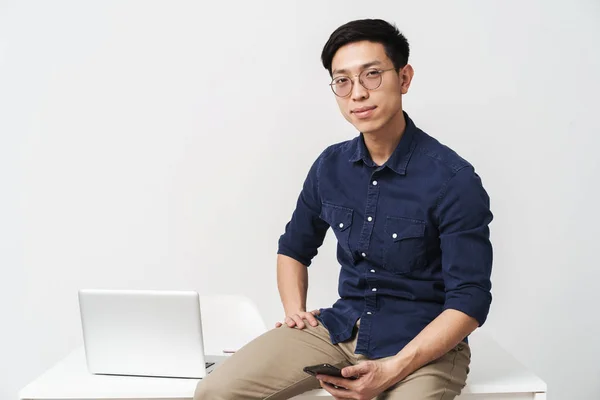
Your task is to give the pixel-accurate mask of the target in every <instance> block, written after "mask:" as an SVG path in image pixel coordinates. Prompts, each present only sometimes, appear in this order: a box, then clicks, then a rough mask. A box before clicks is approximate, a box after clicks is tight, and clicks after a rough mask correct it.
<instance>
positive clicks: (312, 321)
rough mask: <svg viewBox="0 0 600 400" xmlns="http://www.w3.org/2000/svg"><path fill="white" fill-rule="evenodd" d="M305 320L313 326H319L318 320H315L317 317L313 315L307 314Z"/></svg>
mask: <svg viewBox="0 0 600 400" xmlns="http://www.w3.org/2000/svg"><path fill="white" fill-rule="evenodd" d="M305 318H306V320H307V321H308V323H309V324H311V325H312V326H317V325H319V323H318V322H317V319H316V318H315V316H314V315H313V314H311V313H306V315H305Z"/></svg>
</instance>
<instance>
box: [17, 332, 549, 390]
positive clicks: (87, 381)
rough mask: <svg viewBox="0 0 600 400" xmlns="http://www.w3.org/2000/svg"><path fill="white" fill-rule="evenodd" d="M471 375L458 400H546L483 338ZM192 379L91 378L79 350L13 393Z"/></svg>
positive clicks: (473, 341) (478, 336)
mask: <svg viewBox="0 0 600 400" xmlns="http://www.w3.org/2000/svg"><path fill="white" fill-rule="evenodd" d="M470 345H471V351H472V353H473V356H472V362H471V373H470V374H469V377H468V382H467V386H466V387H465V389H464V390H463V393H462V394H461V395H460V397H459V399H460V400H476V399H477V400H480V399H486V400H525V399H527V400H546V383H545V382H544V381H543V380H541V379H540V378H539V377H537V376H536V375H535V374H533V373H532V372H530V371H528V370H527V369H526V368H525V367H524V366H523V365H522V364H521V363H519V362H518V361H517V360H516V359H515V358H514V357H513V356H511V355H510V354H509V353H508V352H507V351H505V350H504V349H502V348H501V347H500V346H499V345H498V344H497V343H496V342H495V341H493V340H492V339H491V338H489V337H488V336H487V335H485V334H482V333H479V332H476V333H474V334H473V335H472V336H471V338H470ZM197 382H198V381H197V380H195V379H172V378H143V377H125V376H106V375H92V374H90V373H88V371H87V368H86V364H85V353H84V351H83V348H79V349H77V350H75V351H74V352H73V353H71V354H70V355H69V356H67V357H66V358H65V359H63V360H62V361H60V362H59V363H58V364H56V365H55V366H54V367H52V368H51V369H49V370H48V371H46V372H45V373H44V374H42V375H41V376H40V377H38V378H37V379H36V380H34V381H33V382H31V383H30V384H29V385H27V386H26V387H25V388H23V389H22V390H21V392H20V393H19V397H20V399H22V400H48V399H52V400H58V399H61V400H67V399H68V400H74V399H77V400H96V399H102V400H113V399H114V400H116V399H119V400H125V399H127V400H132V399H135V400H141V399H161V400H164V399H177V400H181V399H191V398H192V396H193V394H194V390H195V388H196V384H197ZM328 395H329V394H328V393H327V392H325V391H324V390H313V391H311V392H307V393H305V394H303V395H301V396H296V397H295V398H294V399H298V400H300V399H301V400H309V399H313V400H318V399H323V398H324V397H326V396H328Z"/></svg>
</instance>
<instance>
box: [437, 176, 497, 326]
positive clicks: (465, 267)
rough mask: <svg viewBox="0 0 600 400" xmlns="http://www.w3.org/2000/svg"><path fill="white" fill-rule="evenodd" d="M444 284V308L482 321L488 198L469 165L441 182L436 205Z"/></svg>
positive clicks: (487, 296)
mask: <svg viewBox="0 0 600 400" xmlns="http://www.w3.org/2000/svg"><path fill="white" fill-rule="evenodd" d="M437 218H438V222H439V231H440V246H441V253H442V272H443V277H444V283H445V286H446V301H445V304H444V310H446V309H455V310H458V311H462V312H464V313H465V314H467V315H469V316H471V317H473V318H475V319H476V320H477V321H478V323H479V326H481V325H483V323H484V322H485V320H486V318H487V315H488V312H489V309H490V305H491V302H492V295H491V281H490V276H491V272H492V253H493V251H492V245H491V243H490V231H489V223H490V222H491V221H492V219H493V215H492V213H491V211H490V199H489V196H488V194H487V193H486V191H485V189H484V188H483V186H482V183H481V179H480V177H479V176H478V175H477V174H476V173H475V170H474V169H473V167H472V166H467V167H464V168H462V169H460V170H459V171H458V172H456V173H455V175H454V176H452V177H451V178H450V179H449V180H448V181H447V182H446V184H445V186H444V188H443V189H442V194H441V197H440V201H439V204H438V207H437Z"/></svg>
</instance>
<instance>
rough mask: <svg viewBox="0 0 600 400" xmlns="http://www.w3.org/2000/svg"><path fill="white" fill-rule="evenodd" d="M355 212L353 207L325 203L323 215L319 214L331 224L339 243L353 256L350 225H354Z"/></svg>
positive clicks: (322, 209) (322, 210) (322, 207)
mask: <svg viewBox="0 0 600 400" xmlns="http://www.w3.org/2000/svg"><path fill="white" fill-rule="evenodd" d="M353 214H354V210H352V209H351V208H347V207H342V206H336V205H334V204H329V203H323V204H322V206H321V215H320V216H319V217H320V218H321V219H322V220H323V221H325V222H327V223H328V224H329V225H330V226H331V229H332V230H333V233H334V234H335V237H336V238H337V240H338V244H339V245H340V247H341V248H342V249H343V250H344V251H345V252H346V253H348V255H350V256H352V252H351V251H350V226H352V215H353Z"/></svg>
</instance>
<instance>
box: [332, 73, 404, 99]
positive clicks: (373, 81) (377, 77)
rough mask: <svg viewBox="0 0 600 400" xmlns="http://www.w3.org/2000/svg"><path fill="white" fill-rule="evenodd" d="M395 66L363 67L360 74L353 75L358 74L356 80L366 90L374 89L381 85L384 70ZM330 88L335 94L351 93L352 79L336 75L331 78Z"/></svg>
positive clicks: (342, 95)
mask: <svg viewBox="0 0 600 400" xmlns="http://www.w3.org/2000/svg"><path fill="white" fill-rule="evenodd" d="M395 69H396V68H388V69H365V70H364V71H362V72H361V73H360V74H356V75H354V77H356V76H358V82H360V84H361V85H362V86H363V87H364V88H365V89H367V90H375V89H377V88H378V87H379V86H381V81H382V76H381V75H383V73H384V72H386V71H391V70H395ZM329 86H331V90H333V93H335V95H336V96H339V97H346V96H348V95H349V94H350V93H352V89H353V87H354V79H352V78H350V77H349V76H337V77H335V78H333V80H332V81H331V83H330V84H329Z"/></svg>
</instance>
